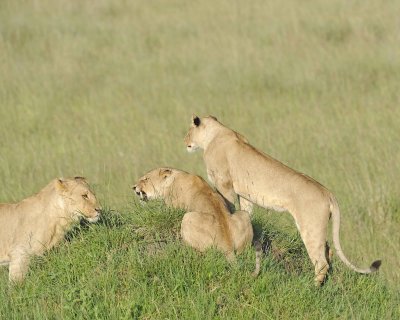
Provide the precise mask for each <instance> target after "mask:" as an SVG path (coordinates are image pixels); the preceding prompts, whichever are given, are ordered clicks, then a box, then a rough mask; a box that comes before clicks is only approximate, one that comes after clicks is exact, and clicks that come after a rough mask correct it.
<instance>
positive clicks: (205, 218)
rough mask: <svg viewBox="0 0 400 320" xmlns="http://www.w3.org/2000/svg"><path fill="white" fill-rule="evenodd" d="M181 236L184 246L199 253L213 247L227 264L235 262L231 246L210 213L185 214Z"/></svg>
mask: <svg viewBox="0 0 400 320" xmlns="http://www.w3.org/2000/svg"><path fill="white" fill-rule="evenodd" d="M181 236H182V239H183V241H184V242H185V243H186V244H188V245H190V246H191V247H193V248H194V249H196V250H199V251H200V252H203V251H205V250H206V249H209V248H211V247H215V248H217V249H219V250H221V251H222V252H223V253H224V254H225V256H226V259H227V260H228V261H229V262H235V261H236V257H235V254H234V249H233V244H231V243H229V241H228V240H227V239H225V238H224V237H223V235H222V234H221V230H220V226H219V224H218V221H217V219H216V218H215V216H214V215H212V214H210V213H205V212H188V213H186V214H185V215H184V216H183V219H182V224H181Z"/></svg>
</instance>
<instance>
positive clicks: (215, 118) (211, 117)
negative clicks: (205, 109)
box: [208, 115, 218, 121]
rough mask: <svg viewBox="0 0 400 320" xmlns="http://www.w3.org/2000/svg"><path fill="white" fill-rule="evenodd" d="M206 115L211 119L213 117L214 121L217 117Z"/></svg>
mask: <svg viewBox="0 0 400 320" xmlns="http://www.w3.org/2000/svg"><path fill="white" fill-rule="evenodd" d="M208 117H209V118H211V119H214V120H215V121H218V119H217V117H214V116H212V115H209V116H208Z"/></svg>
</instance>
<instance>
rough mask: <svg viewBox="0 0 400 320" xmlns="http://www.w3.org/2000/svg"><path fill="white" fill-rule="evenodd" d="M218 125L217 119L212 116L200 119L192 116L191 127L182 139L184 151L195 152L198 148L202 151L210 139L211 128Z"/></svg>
mask: <svg viewBox="0 0 400 320" xmlns="http://www.w3.org/2000/svg"><path fill="white" fill-rule="evenodd" d="M218 123H219V122H218V120H217V118H215V117H213V116H208V117H205V118H201V119H200V118H199V117H198V116H195V115H193V116H192V123H191V126H190V128H189V131H188V133H187V134H186V137H185V139H184V141H185V144H186V150H187V151H188V152H195V151H196V150H197V149H199V148H200V149H204V147H205V145H207V144H208V142H209V141H210V139H211V138H212V131H213V130H212V129H213V127H214V126H215V125H216V124H218Z"/></svg>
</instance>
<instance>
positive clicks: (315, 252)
mask: <svg viewBox="0 0 400 320" xmlns="http://www.w3.org/2000/svg"><path fill="white" fill-rule="evenodd" d="M300 234H301V238H302V239H303V242H304V245H305V247H306V249H307V253H308V256H309V257H310V259H311V262H312V263H313V265H314V268H315V278H314V281H315V285H316V286H320V285H321V284H322V283H323V282H324V280H325V277H326V274H327V272H328V270H329V263H328V261H327V259H326V240H325V239H326V233H325V232H323V231H322V230H320V229H319V228H315V229H314V228H311V229H310V226H309V227H308V231H307V232H306V231H305V230H304V229H303V232H300Z"/></svg>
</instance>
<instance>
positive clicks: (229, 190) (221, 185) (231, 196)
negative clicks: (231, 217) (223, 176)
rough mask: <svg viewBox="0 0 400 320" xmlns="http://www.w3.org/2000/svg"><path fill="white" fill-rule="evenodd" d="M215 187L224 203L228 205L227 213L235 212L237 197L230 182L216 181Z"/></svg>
mask: <svg viewBox="0 0 400 320" xmlns="http://www.w3.org/2000/svg"><path fill="white" fill-rule="evenodd" d="M215 187H216V188H217V191H218V193H219V194H221V196H223V197H224V199H225V201H226V202H227V204H228V207H229V211H230V212H231V213H233V212H235V211H236V207H235V203H236V202H237V200H238V195H237V194H236V193H235V190H234V189H233V185H232V182H230V181H217V182H216V183H215Z"/></svg>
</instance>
